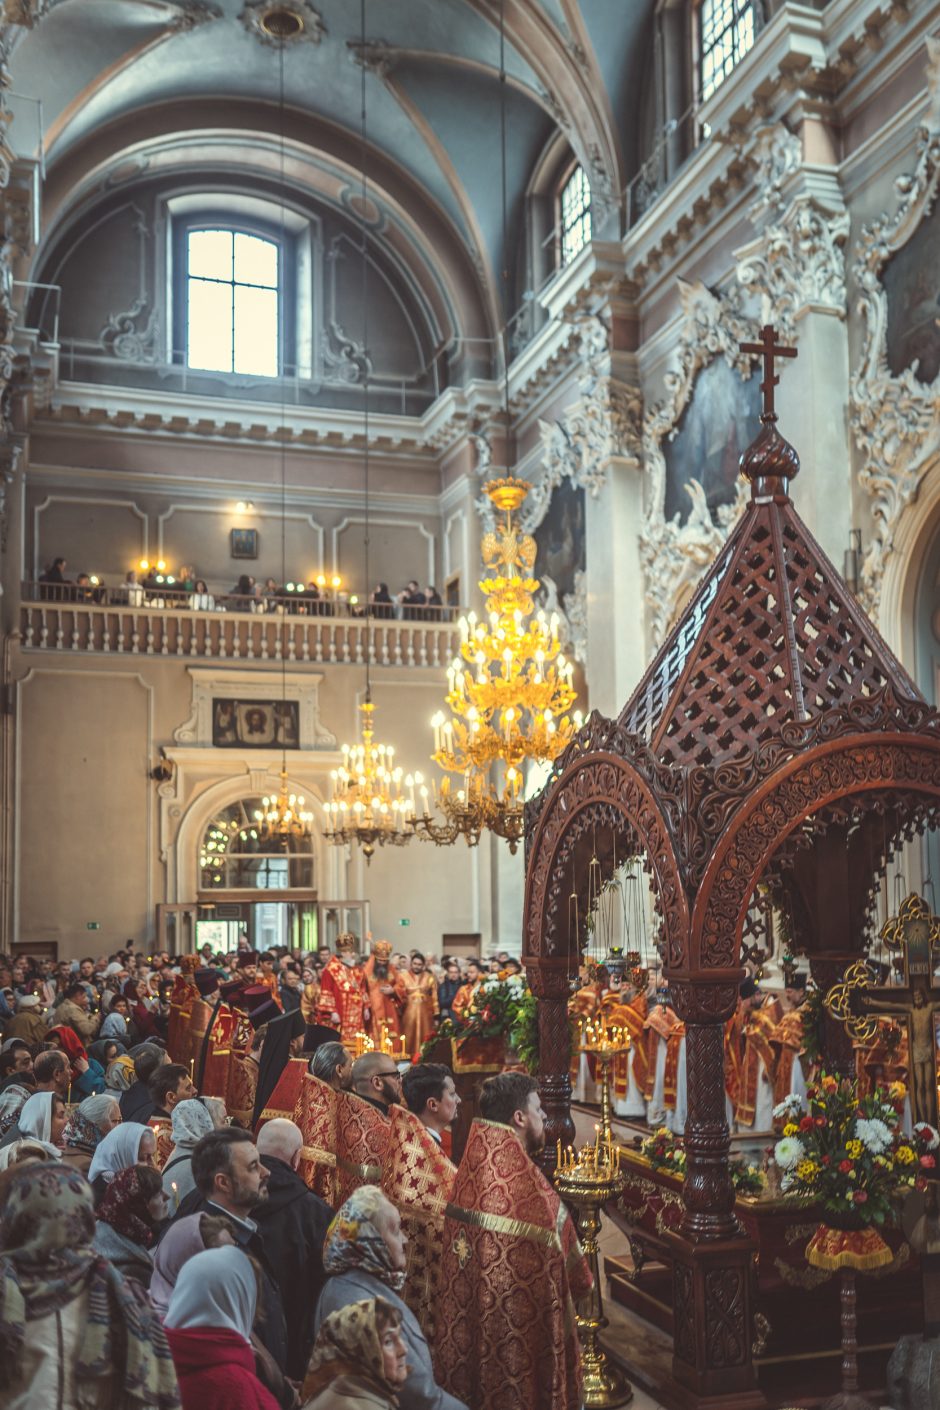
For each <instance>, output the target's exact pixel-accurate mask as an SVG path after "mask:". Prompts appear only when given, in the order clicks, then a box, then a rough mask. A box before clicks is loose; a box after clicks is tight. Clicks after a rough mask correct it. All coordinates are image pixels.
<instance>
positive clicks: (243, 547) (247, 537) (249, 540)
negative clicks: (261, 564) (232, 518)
mask: <svg viewBox="0 0 940 1410" xmlns="http://www.w3.org/2000/svg"><path fill="white" fill-rule="evenodd" d="M231 544H232V557H233V558H257V557H258V530H257V529H233V530H232V533H231Z"/></svg>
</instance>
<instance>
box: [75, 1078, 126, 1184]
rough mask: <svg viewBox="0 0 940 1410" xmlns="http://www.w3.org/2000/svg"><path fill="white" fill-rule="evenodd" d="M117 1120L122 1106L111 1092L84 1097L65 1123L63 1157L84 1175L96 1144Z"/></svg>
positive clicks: (86, 1172) (119, 1118) (117, 1122)
mask: <svg viewBox="0 0 940 1410" xmlns="http://www.w3.org/2000/svg"><path fill="white" fill-rule="evenodd" d="M120 1124H121V1108H120V1107H119V1106H118V1104H117V1098H116V1097H114V1096H112V1095H111V1093H110V1092H102V1093H100V1095H98V1096H95V1097H86V1098H85V1100H84V1101H83V1102H82V1103H81V1105H80V1106H77V1107H75V1109H74V1110H73V1111H72V1113H71V1115H70V1116H69V1118H68V1120H67V1121H66V1123H65V1134H64V1136H63V1138H62V1146H63V1154H62V1159H63V1160H64V1161H65V1162H66V1164H68V1165H72V1166H74V1168H75V1169H76V1170H80V1171H81V1173H82V1174H83V1175H87V1174H88V1169H89V1166H90V1165H91V1158H92V1156H93V1155H94V1153H95V1150H96V1149H97V1147H98V1145H99V1144H100V1143H101V1141H102V1140H103V1138H104V1137H105V1136H106V1135H107V1134H108V1132H109V1131H110V1130H112V1129H113V1128H114V1127H115V1126H120Z"/></svg>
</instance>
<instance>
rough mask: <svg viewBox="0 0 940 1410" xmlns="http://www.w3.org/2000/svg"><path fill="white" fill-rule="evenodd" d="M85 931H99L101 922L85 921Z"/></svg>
mask: <svg viewBox="0 0 940 1410" xmlns="http://www.w3.org/2000/svg"><path fill="white" fill-rule="evenodd" d="M85 929H86V930H100V929H101V921H100V920H86V921H85Z"/></svg>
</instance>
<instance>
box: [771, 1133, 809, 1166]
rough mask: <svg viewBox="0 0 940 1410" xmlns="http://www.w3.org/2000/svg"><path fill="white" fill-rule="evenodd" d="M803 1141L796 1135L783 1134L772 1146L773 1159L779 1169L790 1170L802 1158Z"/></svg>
mask: <svg viewBox="0 0 940 1410" xmlns="http://www.w3.org/2000/svg"><path fill="white" fill-rule="evenodd" d="M803 1154H804V1152H803V1142H802V1141H798V1140H797V1138H796V1136H784V1138H783V1140H782V1141H778V1142H777V1144H776V1145H775V1146H774V1160H775V1161H776V1163H777V1164H778V1165H779V1166H780V1169H781V1170H792V1169H793V1167H794V1166H795V1165H798V1164H799V1162H800V1161H801V1160H802V1159H803Z"/></svg>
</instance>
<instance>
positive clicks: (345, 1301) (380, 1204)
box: [316, 1185, 466, 1410]
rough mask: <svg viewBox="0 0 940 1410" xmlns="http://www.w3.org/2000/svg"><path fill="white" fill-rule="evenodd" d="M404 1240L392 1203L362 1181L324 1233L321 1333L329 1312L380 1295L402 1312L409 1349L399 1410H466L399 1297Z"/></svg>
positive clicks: (403, 1274) (402, 1330)
mask: <svg viewBox="0 0 940 1410" xmlns="http://www.w3.org/2000/svg"><path fill="white" fill-rule="evenodd" d="M406 1242H407V1240H406V1238H405V1235H404V1234H403V1233H402V1227H401V1216H400V1215H399V1213H398V1210H397V1209H396V1208H395V1206H394V1205H393V1204H392V1203H391V1201H390V1200H388V1199H386V1197H385V1195H383V1193H382V1191H381V1190H380V1189H379V1187H378V1185H360V1187H359V1189H358V1190H356V1192H355V1193H354V1194H352V1195H350V1197H349V1199H348V1200H347V1201H346V1203H345V1204H344V1205H343V1207H342V1208H341V1209H340V1211H339V1213H338V1214H337V1215H336V1217H335V1218H334V1220H333V1222H332V1224H331V1225H330V1227H329V1229H328V1230H327V1233H326V1241H325V1243H324V1245H323V1268H324V1271H325V1273H326V1275H327V1278H326V1282H325V1283H324V1285H323V1291H322V1293H321V1294H320V1301H319V1303H318V1304H317V1315H316V1325H317V1332H318V1333H319V1330H320V1327H321V1326H322V1325H323V1323H324V1322H325V1321H326V1319H327V1318H328V1317H329V1316H330V1314H331V1313H333V1312H340V1311H342V1309H343V1308H345V1307H349V1306H350V1304H352V1303H356V1302H362V1301H363V1300H364V1299H368V1298H376V1297H381V1298H382V1299H383V1300H384V1301H385V1302H387V1303H389V1304H390V1306H391V1307H392V1308H393V1309H394V1311H395V1312H397V1313H398V1316H399V1318H400V1320H401V1332H402V1336H403V1337H404V1340H405V1346H406V1347H407V1352H408V1376H407V1378H406V1380H405V1381H404V1384H403V1385H402V1387H401V1389H400V1391H399V1395H398V1402H399V1405H400V1406H401V1410H466V1406H465V1405H464V1403H463V1401H462V1400H457V1399H456V1398H455V1397H454V1396H452V1395H448V1393H447V1391H446V1390H442V1389H441V1387H440V1386H439V1385H438V1384H437V1383H436V1381H435V1379H434V1368H433V1366H432V1364H431V1351H430V1348H429V1347H428V1344H427V1341H426V1340H425V1337H424V1333H423V1332H422V1330H421V1327H420V1325H419V1323H418V1319H417V1318H416V1317H415V1315H414V1313H413V1312H412V1311H411V1309H410V1307H408V1306H407V1304H406V1303H405V1302H403V1301H402V1299H401V1298H400V1297H399V1296H398V1294H399V1293H400V1292H401V1289H402V1288H403V1286H404V1283H405V1267H406V1260H405V1244H406Z"/></svg>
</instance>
